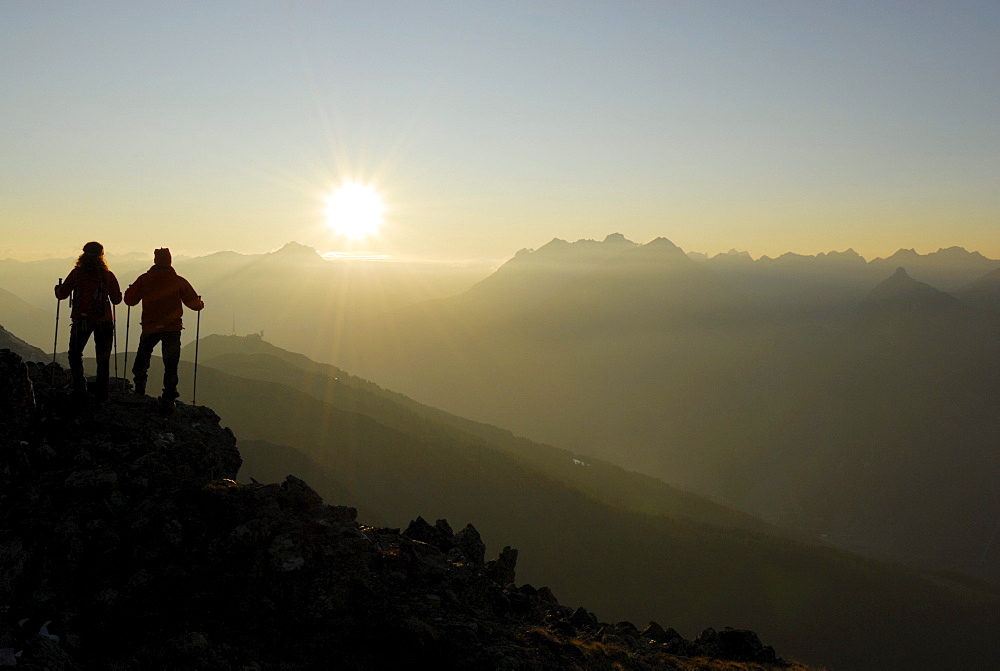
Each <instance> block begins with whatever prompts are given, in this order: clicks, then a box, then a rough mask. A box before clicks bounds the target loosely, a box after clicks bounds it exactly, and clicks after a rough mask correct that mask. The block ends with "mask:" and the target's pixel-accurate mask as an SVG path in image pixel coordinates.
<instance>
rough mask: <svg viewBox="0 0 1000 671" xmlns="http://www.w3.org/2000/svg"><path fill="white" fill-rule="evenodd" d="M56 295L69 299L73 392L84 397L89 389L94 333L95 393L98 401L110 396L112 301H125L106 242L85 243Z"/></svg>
mask: <svg viewBox="0 0 1000 671" xmlns="http://www.w3.org/2000/svg"><path fill="white" fill-rule="evenodd" d="M55 293H56V298H57V299H59V300H64V299H66V298H69V297H70V296H71V295H72V296H73V300H72V301H70V302H71V303H72V305H73V310H72V312H71V314H70V320H71V322H72V323H71V324H70V332H69V370H70V372H71V373H72V375H73V394H74V395H75V396H77V397H82V396H83V395H84V394H85V393H86V391H87V382H86V378H85V377H84V375H83V348H84V347H86V345H87V341H89V340H90V336H91V335H93V336H94V350H95V356H96V359H97V376H96V379H95V382H94V396H95V397H96V398H97V399H98V400H99V401H103V400H106V399H107V397H108V378H109V377H110V370H111V369H110V361H111V346H112V345H113V344H114V338H115V321H114V312H113V311H112V309H111V304H112V303H113V304H115V305H118V304H119V303H121V302H122V292H121V288H120V287H119V286H118V278H116V277H115V274H114V273H113V272H111V271H110V270H109V269H108V264H107V262H106V261H105V260H104V245H102V244H101V243H99V242H88V243H87V244H85V245H84V246H83V254H80V257H79V258H78V259H77V260H76V265H75V266H74V268H73V270H71V271H70V273H69V275H68V276H67V277H66V279H65V280H64V281H63V282H62V284H57V285H56V287H55Z"/></svg>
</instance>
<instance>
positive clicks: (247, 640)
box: [0, 353, 787, 671]
mask: <svg viewBox="0 0 1000 671" xmlns="http://www.w3.org/2000/svg"><path fill="white" fill-rule="evenodd" d="M0 375H2V376H3V377H4V379H2V380H0V389H3V390H4V394H3V396H2V398H0V402H2V404H3V406H2V407H0V417H3V418H4V425H3V431H4V435H3V442H2V443H0V666H13V665H16V666H17V667H18V668H24V669H49V670H50V671H59V670H70V669H89V668H102V669H123V670H124V669H148V668H170V669H245V670H249V669H312V668H339V669H382V668H410V667H420V666H425V667H428V668H436V669H581V668H582V669H611V668H624V669H657V668H663V669H670V668H706V669H709V668H723V667H722V666H721V665H722V664H723V663H722V662H715V661H712V660H711V659H702V660H700V661H693V660H692V659H691V658H696V657H704V658H708V657H711V658H715V659H727V660H738V661H742V662H745V663H746V664H745V665H744V666H742V667H740V666H726V667H725V668H772V667H774V666H782V665H784V663H782V662H781V661H780V660H778V659H777V658H776V656H775V654H774V651H773V650H771V649H770V648H768V647H766V646H763V645H761V643H760V641H759V640H758V639H757V637H756V635H754V634H753V633H752V632H740V631H735V630H724V631H721V632H715V631H713V630H708V631H706V632H705V633H704V634H702V636H700V637H699V638H698V639H696V640H694V641H687V640H685V639H683V638H682V637H681V636H680V635H679V634H677V632H675V631H673V630H669V629H668V630H664V629H663V628H662V627H660V626H659V625H656V624H652V623H651V624H650V625H649V626H648V627H646V628H645V629H644V630H642V631H640V630H638V629H637V628H636V627H635V626H633V625H632V624H631V623H627V622H623V623H619V624H609V623H602V622H600V621H599V620H598V618H597V617H596V616H595V615H594V614H592V613H590V612H588V611H586V610H585V609H583V608H578V609H572V608H569V607H566V606H563V605H561V604H560V603H559V602H558V600H557V599H556V597H555V595H554V594H552V592H551V591H550V590H549V589H547V588H544V587H542V588H535V587H532V586H531V585H520V586H518V585H516V584H515V582H514V577H515V568H516V561H517V552H516V551H515V550H512V549H511V548H504V550H503V551H502V552H501V553H500V555H499V556H498V557H496V558H493V559H489V560H487V558H486V555H485V545H484V543H483V541H482V539H481V538H480V537H479V534H478V532H477V531H476V529H475V527H473V526H472V525H471V524H470V525H468V526H466V527H465V528H463V529H461V530H460V531H458V532H455V531H453V529H452V528H451V526H450V525H449V524H448V523H447V522H446V521H444V520H438V521H437V522H436V523H435V524H433V525H432V524H430V523H429V522H427V521H425V520H423V519H422V518H419V517H418V518H417V519H416V520H414V521H413V522H412V523H411V524H410V525H409V527H408V528H407V529H406V530H404V531H400V530H399V529H388V528H375V527H371V526H367V525H364V524H361V523H359V522H358V521H357V520H356V512H355V510H354V509H353V508H349V507H345V506H338V505H327V504H325V503H324V502H323V501H322V499H321V498H320V496H319V495H318V494H316V492H315V491H313V490H312V489H311V488H310V487H309V485H307V484H306V483H305V482H303V481H302V480H300V479H298V478H296V477H294V476H288V477H287V478H286V479H285V480H284V482H281V483H278V484H259V483H256V482H255V483H252V484H249V485H241V484H238V483H237V482H235V480H234V478H235V477H236V474H237V471H238V469H239V466H240V457H239V452H238V451H237V449H236V439H235V437H234V436H233V434H232V433H231V432H230V431H229V430H228V429H226V428H223V427H221V426H220V423H219V417H218V416H217V415H215V413H214V412H213V411H212V410H210V409H208V408H205V407H192V406H184V405H181V406H178V407H177V408H176V410H175V411H174V413H173V414H171V415H169V416H164V415H162V414H161V413H160V412H158V409H157V405H156V402H155V401H154V400H153V399H151V398H147V397H136V396H130V395H126V394H121V393H112V395H111V399H110V401H109V402H108V403H106V404H103V405H100V406H96V407H89V408H80V407H78V406H76V405H74V404H73V401H72V398H71V396H70V395H69V394H68V393H67V390H68V383H69V380H68V375H67V374H66V372H65V371H63V370H62V369H61V368H60V367H58V366H54V365H49V366H42V365H38V364H30V363H29V364H27V365H26V364H24V363H23V362H21V361H20V359H19V358H18V357H16V355H13V354H11V353H2V354H0ZM682 657H683V658H685V661H684V662H683V664H680V663H679V660H681V659H682ZM726 664H729V662H726ZM784 666H787V665H784Z"/></svg>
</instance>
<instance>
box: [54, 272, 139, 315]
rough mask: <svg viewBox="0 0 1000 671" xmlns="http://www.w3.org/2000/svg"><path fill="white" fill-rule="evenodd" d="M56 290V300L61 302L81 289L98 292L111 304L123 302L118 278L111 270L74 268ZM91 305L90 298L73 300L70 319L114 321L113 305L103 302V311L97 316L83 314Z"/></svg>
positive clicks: (79, 297) (81, 297)
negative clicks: (86, 307)
mask: <svg viewBox="0 0 1000 671" xmlns="http://www.w3.org/2000/svg"><path fill="white" fill-rule="evenodd" d="M55 289H56V298H58V299H59V300H63V299H65V298H69V296H70V294H72V293H73V292H74V291H75V290H77V289H80V290H81V291H86V292H88V293H91V292H94V291H95V290H98V291H100V293H101V294H102V296H105V297H107V298H108V299H110V300H111V303H114V304H115V305H118V304H119V303H121V302H122V290H121V288H120V287H119V286H118V278H117V277H115V274H114V273H113V272H111V271H110V270H99V269H97V268H93V269H84V268H74V269H73V270H71V271H69V275H68V276H67V277H66V279H65V280H63V283H62V284H57V285H56V288H55ZM89 303H90V297H89V296H87V297H83V296H76V297H75V298H74V299H73V312H72V313H71V314H70V318H71V319H73V320H74V321H78V320H81V319H86V320H88V321H92V322H107V321H111V320H112V319H113V317H112V315H113V313H112V311H111V303H108V301H107V300H104V301H103V303H104V308H103V310H99V311H98V312H96V313H95V314H82V311H83V310H84V309H85V306H87V305H89Z"/></svg>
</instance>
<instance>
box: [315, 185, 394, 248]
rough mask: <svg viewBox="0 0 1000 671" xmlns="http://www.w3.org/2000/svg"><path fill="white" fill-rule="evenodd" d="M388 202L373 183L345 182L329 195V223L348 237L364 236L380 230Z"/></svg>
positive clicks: (327, 202)
mask: <svg viewBox="0 0 1000 671" xmlns="http://www.w3.org/2000/svg"><path fill="white" fill-rule="evenodd" d="M384 212H385V205H384V204H383V203H382V196H381V195H379V193H378V191H376V190H375V189H374V187H372V186H369V185H367V184H359V183H357V182H346V183H344V184H343V185H342V186H340V187H339V188H338V189H337V190H335V191H334V192H333V193H331V194H330V195H329V196H327V198H326V223H327V225H328V226H330V228H332V229H333V230H334V231H336V232H337V233H339V234H340V235H343V236H344V237H346V238H351V239H357V238H365V237H368V236H369V235H373V234H375V233H377V232H378V228H379V226H380V225H381V224H382V214H383V213H384Z"/></svg>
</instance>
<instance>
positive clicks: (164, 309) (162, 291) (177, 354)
mask: <svg viewBox="0 0 1000 671" xmlns="http://www.w3.org/2000/svg"><path fill="white" fill-rule="evenodd" d="M171 264H172V259H171V256H170V250H169V249H167V248H166V247H163V248H161V249H157V250H154V252H153V267H152V268H150V269H149V270H148V271H146V272H145V273H143V274H142V275H140V276H139V277H138V278H137V279H136V281H135V282H133V283H132V285H131V286H129V288H128V289H126V290H125V304H126V305H129V306H132V305H137V304H138V303H139V302H140V301H142V317H141V319H140V323H141V324H142V335H140V336H139V346H138V348H137V349H136V353H135V363H133V364H132V377H133V380H134V382H135V393H136V394H145V393H146V373H147V371H148V370H149V359H150V357H151V356H152V354H153V348H154V347H156V345H157V343H159V344H160V354H161V356H162V357H163V392H162V393H161V395H160V403H161V404H162V405H163V407H164V409H167V410H169V409H170V408H173V406H174V400H175V399H176V398H177V397H178V395H179V394H178V393H177V366H178V364H179V363H180V359H181V329H183V328H184V324H183V321H182V320H181V316H182V314H183V313H184V306H187V307H188V308H190V309H191V310H201V309H202V308H203V307H205V303H204V301H202V300H201V298H200V297H199V296H198V294H197V292H195V290H194V288H193V287H192V286H191V283H190V282H188V281H187V280H186V279H184V278H183V277H181V276H180V275H178V274H177V271H176V270H174V268H173V266H172V265H171Z"/></svg>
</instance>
